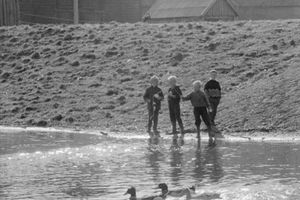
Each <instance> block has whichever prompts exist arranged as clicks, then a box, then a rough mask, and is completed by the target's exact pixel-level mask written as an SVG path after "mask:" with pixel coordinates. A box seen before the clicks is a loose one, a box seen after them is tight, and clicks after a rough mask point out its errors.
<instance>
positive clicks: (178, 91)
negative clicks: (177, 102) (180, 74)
mask: <svg viewBox="0 0 300 200" xmlns="http://www.w3.org/2000/svg"><path fill="white" fill-rule="evenodd" d="M176 93H177V95H178V97H179V98H180V96H182V92H181V89H180V87H177V88H176Z"/></svg>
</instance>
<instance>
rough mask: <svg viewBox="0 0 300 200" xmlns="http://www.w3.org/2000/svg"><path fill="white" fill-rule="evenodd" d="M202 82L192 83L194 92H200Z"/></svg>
mask: <svg viewBox="0 0 300 200" xmlns="http://www.w3.org/2000/svg"><path fill="white" fill-rule="evenodd" d="M201 87H202V82H201V81H194V82H193V88H194V91H195V92H198V91H201Z"/></svg>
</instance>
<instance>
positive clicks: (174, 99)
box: [168, 76, 184, 137]
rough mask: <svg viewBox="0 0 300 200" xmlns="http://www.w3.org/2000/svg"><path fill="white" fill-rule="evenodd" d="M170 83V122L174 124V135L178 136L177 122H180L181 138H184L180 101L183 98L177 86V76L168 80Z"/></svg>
mask: <svg viewBox="0 0 300 200" xmlns="http://www.w3.org/2000/svg"><path fill="white" fill-rule="evenodd" d="M168 82H169V85H170V88H169V90H168V105H169V113H170V120H171V123H172V133H173V134H175V135H176V134H177V132H176V121H177V122H178V125H179V128H180V133H181V136H182V137H183V136H184V130H183V124H182V120H181V117H180V99H181V96H182V92H181V90H180V88H179V86H177V85H176V76H170V77H169V78H168Z"/></svg>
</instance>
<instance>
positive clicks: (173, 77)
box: [168, 76, 177, 82]
mask: <svg viewBox="0 0 300 200" xmlns="http://www.w3.org/2000/svg"><path fill="white" fill-rule="evenodd" d="M176 80H177V77H176V76H169V77H168V81H175V82H176Z"/></svg>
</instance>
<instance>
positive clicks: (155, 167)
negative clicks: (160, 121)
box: [147, 137, 163, 183]
mask: <svg viewBox="0 0 300 200" xmlns="http://www.w3.org/2000/svg"><path fill="white" fill-rule="evenodd" d="M148 150H149V152H148V154H147V159H148V162H149V166H150V168H151V171H150V174H151V175H152V176H151V177H152V179H153V182H155V183H159V182H161V179H160V163H159V161H160V160H162V157H163V153H162V152H161V147H160V138H158V137H151V138H149V139H148Z"/></svg>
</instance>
